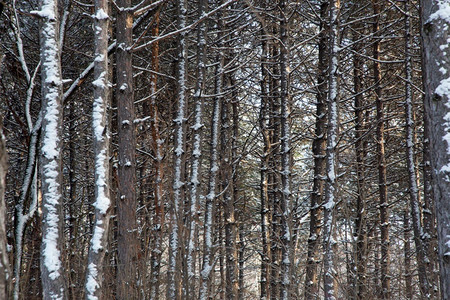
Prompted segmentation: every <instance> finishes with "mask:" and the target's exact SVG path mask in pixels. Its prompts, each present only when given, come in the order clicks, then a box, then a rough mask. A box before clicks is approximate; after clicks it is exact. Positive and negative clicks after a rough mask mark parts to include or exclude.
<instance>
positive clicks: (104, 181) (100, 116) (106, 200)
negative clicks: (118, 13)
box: [85, 0, 111, 299]
mask: <svg viewBox="0 0 450 300" xmlns="http://www.w3.org/2000/svg"><path fill="white" fill-rule="evenodd" d="M95 11H96V13H95V16H94V26H95V28H96V31H95V57H96V58H95V60H94V61H95V67H94V68H95V69H94V78H95V80H94V82H93V85H94V106H93V116H92V119H93V122H92V129H93V132H94V135H93V147H94V157H95V166H94V167H95V186H94V188H95V203H94V208H95V221H94V229H93V233H92V237H91V243H90V247H89V254H88V261H87V275H86V286H85V289H86V299H106V297H105V295H106V294H107V293H106V291H105V289H106V287H105V286H104V284H103V282H104V266H103V261H104V258H105V251H106V249H107V238H108V232H109V220H110V212H111V208H110V207H111V200H110V193H109V191H110V186H109V183H110V176H109V174H110V172H109V136H110V134H109V117H108V106H109V101H110V98H109V96H110V88H109V76H108V73H109V72H108V71H109V68H108V30H109V16H108V12H109V7H108V1H106V0H96V1H95Z"/></svg>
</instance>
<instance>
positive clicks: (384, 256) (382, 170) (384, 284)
mask: <svg viewBox="0 0 450 300" xmlns="http://www.w3.org/2000/svg"><path fill="white" fill-rule="evenodd" d="M372 5H373V13H374V16H375V17H374V18H375V20H374V22H373V33H374V34H375V35H377V34H378V31H379V30H380V4H379V3H378V0H373V1H372ZM373 58H374V62H373V75H374V80H375V100H376V107H377V157H378V193H379V203H380V231H381V263H380V265H381V298H382V299H389V298H390V275H389V212H388V199H387V185H386V181H387V180H386V158H385V150H384V122H385V119H384V103H383V98H382V97H383V96H382V89H381V66H380V62H379V61H380V41H379V39H376V40H375V42H374V43H373Z"/></svg>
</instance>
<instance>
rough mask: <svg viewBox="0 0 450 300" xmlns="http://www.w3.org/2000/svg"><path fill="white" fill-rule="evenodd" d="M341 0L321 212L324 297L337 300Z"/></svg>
mask: <svg viewBox="0 0 450 300" xmlns="http://www.w3.org/2000/svg"><path fill="white" fill-rule="evenodd" d="M339 10H340V0H331V1H330V9H329V13H330V38H329V45H330V62H329V72H330V73H329V77H328V98H327V101H328V128H327V150H326V170H327V175H326V178H327V180H326V184H325V199H324V205H323V207H324V215H323V253H324V256H323V266H324V270H323V280H324V281H323V284H324V294H325V295H324V296H325V299H327V300H334V299H336V296H337V295H336V291H337V282H336V277H335V276H336V270H335V267H334V260H335V253H336V248H337V243H336V240H335V238H334V231H335V229H334V223H335V220H334V213H335V206H336V195H337V192H336V189H337V171H336V167H337V166H336V163H337V159H336V154H337V141H338V139H339V137H338V135H339V134H338V103H339V101H338V67H339V53H338V46H339V24H338V23H339V21H338V14H339Z"/></svg>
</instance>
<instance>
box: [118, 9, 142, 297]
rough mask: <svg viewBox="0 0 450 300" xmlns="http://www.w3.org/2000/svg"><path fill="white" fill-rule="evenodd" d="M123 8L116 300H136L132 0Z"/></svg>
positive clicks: (119, 92) (119, 60)
mask: <svg viewBox="0 0 450 300" xmlns="http://www.w3.org/2000/svg"><path fill="white" fill-rule="evenodd" d="M117 5H118V7H121V8H124V9H123V10H120V11H118V14H117V25H116V35H117V44H118V46H117V50H116V62H117V69H116V83H117V90H116V93H115V94H116V97H117V122H118V144H119V150H118V153H119V168H118V191H119V193H118V199H117V227H118V237H117V254H118V256H117V258H118V267H117V299H138V288H137V283H136V279H137V276H136V275H137V274H136V272H137V269H138V265H139V264H138V251H139V244H138V240H137V224H136V189H135V187H136V175H135V168H136V158H135V152H136V137H135V128H134V119H135V113H134V93H133V68H132V53H131V51H130V50H128V48H129V47H131V45H132V43H133V29H132V26H133V12H132V11H130V10H127V8H130V7H131V0H119V1H118V2H117Z"/></svg>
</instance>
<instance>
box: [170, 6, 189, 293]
mask: <svg viewBox="0 0 450 300" xmlns="http://www.w3.org/2000/svg"><path fill="white" fill-rule="evenodd" d="M177 5H178V8H177V9H178V27H179V28H184V27H185V26H186V3H185V0H178V3H177ZM178 43H179V44H178V70H177V71H178V74H177V76H178V78H177V79H178V108H177V116H176V119H175V120H174V123H175V150H174V155H175V157H174V180H173V202H172V207H171V211H170V222H171V223H170V226H171V227H170V238H169V239H170V240H169V266H168V268H169V269H168V286H167V297H168V299H177V297H178V296H179V295H178V292H179V290H180V289H179V286H180V282H179V280H177V278H178V274H177V271H178V270H177V266H178V263H179V253H178V247H179V238H180V237H179V233H180V228H179V220H180V218H179V215H180V203H181V201H182V188H183V186H184V181H183V180H184V174H183V166H182V165H183V164H184V156H185V155H184V140H185V122H186V117H185V113H186V59H187V58H186V55H187V49H186V36H185V33H184V32H183V33H181V34H180V39H179V41H178Z"/></svg>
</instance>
